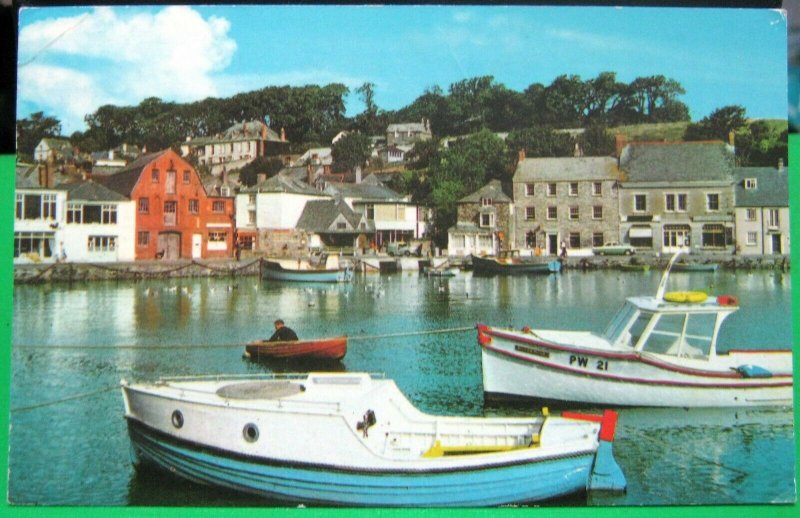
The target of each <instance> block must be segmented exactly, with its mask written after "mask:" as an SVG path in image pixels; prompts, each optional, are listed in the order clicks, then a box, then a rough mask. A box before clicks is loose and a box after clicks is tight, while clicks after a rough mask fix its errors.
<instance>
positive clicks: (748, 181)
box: [744, 178, 758, 191]
mask: <svg viewBox="0 0 800 518" xmlns="http://www.w3.org/2000/svg"><path fill="white" fill-rule="evenodd" d="M744 188H745V189H746V190H748V191H751V190H753V189H757V188H758V180H757V179H756V178H745V179H744Z"/></svg>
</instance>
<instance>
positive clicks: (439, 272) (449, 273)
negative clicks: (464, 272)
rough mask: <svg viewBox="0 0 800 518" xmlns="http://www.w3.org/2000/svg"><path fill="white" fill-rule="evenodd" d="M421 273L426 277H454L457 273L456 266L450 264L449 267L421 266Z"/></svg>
mask: <svg viewBox="0 0 800 518" xmlns="http://www.w3.org/2000/svg"><path fill="white" fill-rule="evenodd" d="M422 273H424V274H425V275H427V276H428V277H455V276H456V275H458V268H457V267H455V266H451V267H449V268H434V267H433V266H425V267H423V268H422Z"/></svg>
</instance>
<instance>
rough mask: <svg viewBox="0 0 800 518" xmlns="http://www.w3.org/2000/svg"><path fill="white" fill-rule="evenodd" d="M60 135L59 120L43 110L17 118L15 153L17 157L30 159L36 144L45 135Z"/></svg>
mask: <svg viewBox="0 0 800 518" xmlns="http://www.w3.org/2000/svg"><path fill="white" fill-rule="evenodd" d="M59 135H61V121H59V120H58V119H56V118H55V117H49V116H46V115H45V114H44V113H43V112H36V113H32V114H31V115H30V117H26V118H24V119H19V120H17V154H18V155H19V159H23V160H28V161H32V160H33V153H34V151H35V150H36V146H37V145H38V144H39V142H40V141H41V140H42V139H43V138H45V137H58V136H59Z"/></svg>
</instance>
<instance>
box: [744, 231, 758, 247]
mask: <svg viewBox="0 0 800 518" xmlns="http://www.w3.org/2000/svg"><path fill="white" fill-rule="evenodd" d="M745 243H746V244H747V245H749V246H756V245H757V244H758V232H748V233H747V238H746V240H745Z"/></svg>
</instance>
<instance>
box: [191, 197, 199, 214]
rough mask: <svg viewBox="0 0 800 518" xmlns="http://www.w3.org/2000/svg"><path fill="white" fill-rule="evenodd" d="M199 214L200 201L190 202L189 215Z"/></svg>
mask: <svg viewBox="0 0 800 518" xmlns="http://www.w3.org/2000/svg"><path fill="white" fill-rule="evenodd" d="M198 212H200V200H197V199H193V200H189V213H190V214H197V213H198Z"/></svg>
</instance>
